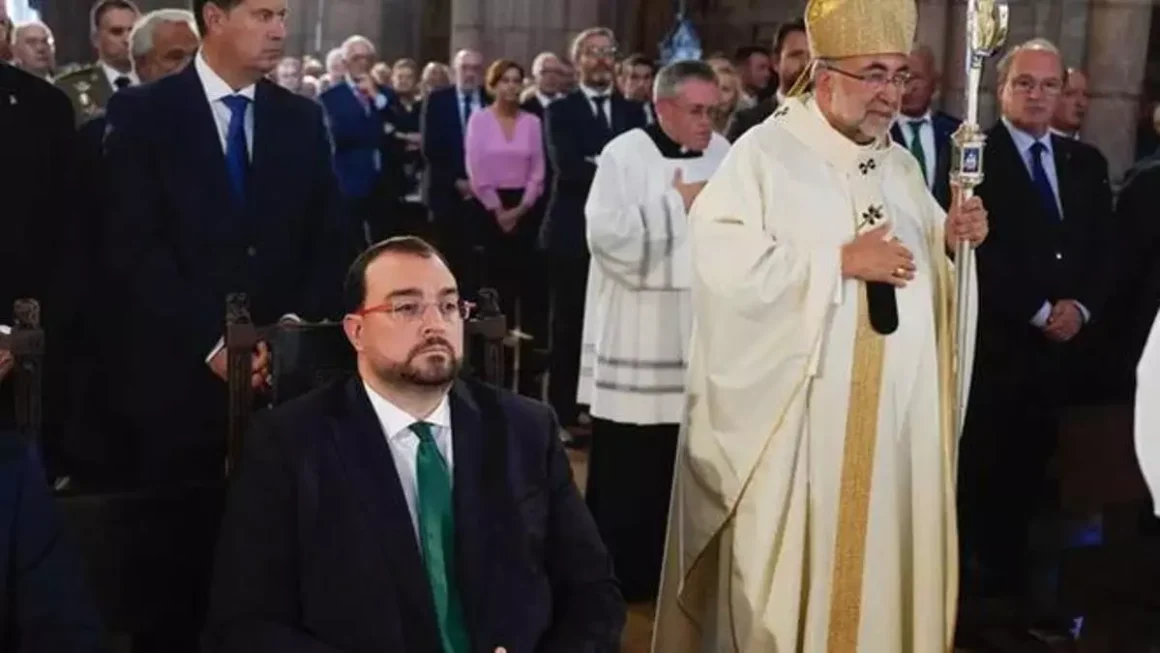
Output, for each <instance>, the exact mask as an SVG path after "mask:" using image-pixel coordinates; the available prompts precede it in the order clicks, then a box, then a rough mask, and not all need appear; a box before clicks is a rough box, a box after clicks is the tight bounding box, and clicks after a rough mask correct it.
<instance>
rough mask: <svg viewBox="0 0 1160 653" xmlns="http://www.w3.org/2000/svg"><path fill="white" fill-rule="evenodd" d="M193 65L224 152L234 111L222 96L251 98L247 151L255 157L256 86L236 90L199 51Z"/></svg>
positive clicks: (248, 107)
mask: <svg viewBox="0 0 1160 653" xmlns="http://www.w3.org/2000/svg"><path fill="white" fill-rule="evenodd" d="M193 65H194V67H195V69H196V70H197V76H198V78H199V79H200V80H201V86H202V88H203V89H205V99H206V101H207V102H209V108H210V111H211V112H212V113H213V120H214V123H216V124H217V131H218V137H219V138H220V139H221V144H222V152H223V153H224V152H225V151H226V149H227V143H226V140H227V138H228V137H229V133H230V118H232V117H233V113H232V112H231V111H230V108H229V107H228V106H227V105H226V103H225V102H222V98H224V97H227V96H230V95H243V96H245V97H247V98H249V100H250V102H249V104H248V105H247V106H246V117H245V129H246V153H247V154H248V155H249V156H250V160H253V158H254V91H255V89H256V86H255V85H254V84H250V85H249V86H246V87H245V88H242V89H240V90H237V91H235V90H234V89H233V88H231V87H230V85H229V84H227V83H226V80H224V79H222V78H221V76H220V75H218V74H217V73H215V72H214V71H213V68H210V67H209V64H208V63H207V62H206V60H205V56H204V55H203V54H202V53H201V52H198V53H197V57H195V58H194V60H193Z"/></svg>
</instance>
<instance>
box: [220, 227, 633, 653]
mask: <svg viewBox="0 0 1160 653" xmlns="http://www.w3.org/2000/svg"><path fill="white" fill-rule="evenodd" d="M344 295H345V297H346V309H347V315H346V318H345V319H344V321H343V327H344V329H345V332H346V335H347V338H348V339H349V340H350V342H351V345H352V346H353V347H354V349H355V351H356V352H357V358H358V374H357V375H356V376H354V377H353V378H351V379H350V380H348V381H346V382H339V383H337V384H334V385H332V386H330V387H327V388H323V389H321V390H319V391H317V392H315V393H313V394H310V395H307V396H305V397H302V398H300V399H298V400H295V401H292V402H290V403H288V404H285V405H283V406H281V407H279V408H277V409H275V410H274V411H272V412H270V413H267V414H266V415H264V416H262V417H260V418H259V420H258V422H257V424H256V425H255V426H254V428H253V429H252V430H251V432H250V433H249V434H248V435H247V436H246V445H245V453H244V454H243V457H242V460H241V464H240V467H239V472H238V474H237V476H236V477H235V478H234V479H233V486H232V488H231V490H230V496H229V500H228V505H227V508H226V514H225V517H224V519H223V522H222V527H221V541H220V544H219V547H218V556H217V568H216V570H215V573H214V582H213V593H212V607H211V609H210V614H209V626H208V630H207V633H206V640H205V643H206V648H205V651H206V653H338V652H340V651H341V652H342V653H382V652H383V651H400V652H402V651H406V652H407V653H439V652H442V653H480V652H486V653H493V652H494V651H496V650H497V649H499V648H503V649H506V650H507V651H509V652H510V653H531V652H533V651H543V652H545V653H547V652H549V651H550V652H553V653H555V652H561V653H567V652H575V653H612V652H614V651H618V650H619V645H620V634H621V629H622V628H623V626H624V619H625V605H624V600H623V599H622V598H621V594H620V591H619V589H618V585H617V582H616V580H615V578H614V577H613V573H612V562H611V559H610V558H609V555H608V552H607V551H606V550H605V548H604V545H603V543H602V542H601V541H600V536H599V534H598V533H597V531H596V526H595V524H594V523H593V521H592V517H591V515H590V514H589V513H588V509H587V508H586V507H585V505H584V501H583V499H581V498H580V493H579V491H578V490H577V488H576V486H575V484H574V483H573V482H572V474H571V469H570V467H569V464H568V459H567V456H566V455H565V453H564V449H563V447H562V445H561V444H560V439H559V425H558V424H557V422H556V419H555V416H554V415H553V414H552V411H551V410H550V409H549V408H548V407H546V406H544V405H543V404H540V403H538V402H536V401H533V400H531V399H528V398H525V397H521V396H518V395H515V394H513V393H510V392H507V391H504V390H500V389H498V388H494V387H490V386H486V385H483V384H481V383H478V382H475V381H466V380H460V379H458V372H459V367H460V364H461V360H462V355H463V336H464V320H465V317H466V316H467V315H468V312H467V308H468V306H467V305H466V304H465V303H464V302H463V301H462V300H461V299H460V297H459V290H458V286H457V284H456V279H455V277H454V276H453V275H452V274H451V271H450V269H449V268H448V266H447V264H446V263H445V262H444V260H443V258H442V256H441V255H440V254H439V253H438V252H437V251H435V249H434V248H432V247H431V246H430V245H428V244H427V243H425V242H424V241H422V240H420V239H418V238H415V237H411V236H404V237H398V238H393V239H390V240H387V241H384V242H382V243H379V244H378V245H375V246H372V247H371V248H370V249H369V250H367V251H366V252H365V253H363V254H362V255H361V256H360V257H359V258H358V259H357V260H356V261H355V263H354V265H353V266H351V269H350V272H349V274H348V276H347V283H346V291H345V293H344Z"/></svg>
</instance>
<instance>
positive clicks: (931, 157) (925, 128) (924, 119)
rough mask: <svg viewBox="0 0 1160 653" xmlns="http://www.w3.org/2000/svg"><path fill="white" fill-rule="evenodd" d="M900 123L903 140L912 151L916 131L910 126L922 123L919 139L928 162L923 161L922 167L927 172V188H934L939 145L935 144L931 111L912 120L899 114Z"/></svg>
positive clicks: (896, 119)
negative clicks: (914, 123)
mask: <svg viewBox="0 0 1160 653" xmlns="http://www.w3.org/2000/svg"><path fill="white" fill-rule="evenodd" d="M895 121H896V122H897V123H898V131H900V132H902V138H903V140H904V141H905V142H906V149H908V150H911V152H912V153H913V150H912V149H911V148H912V147H913V144H914V129H913V128H912V127H911V126H910V124H911V123H913V122H921V123H922V125H921V126H920V127H919V128H918V139H919V142H920V143H922V153H923V155H925V157H926V160H925V161H922V162H921V163H922V167H923V169H925V170H926V186H927V188H931V189H933V188H934V174H935V173H934V168H935V157H936V156H938V150H937V147H938V145H936V144H935V142H934V123H933V122H932V119H931V114H930V109H927V111H926V113H925V114H923V115H921V116H918V117H915V118H912V117H910V116H906V115H903V114H901V113H900V114H898V117H897V118H895Z"/></svg>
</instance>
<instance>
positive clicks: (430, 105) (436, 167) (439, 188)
mask: <svg viewBox="0 0 1160 653" xmlns="http://www.w3.org/2000/svg"><path fill="white" fill-rule="evenodd" d="M479 96H480V106H481V107H484V106H487V105H489V104H491V98H490V97H488V95H487V93H484V92H483V91H482V90H481V91H479ZM460 97H461V96H460V95H459V89H458V88H457V87H456V86H448V87H446V88H441V89H439V90H437V91H434V92H432V93H431V94H430V95H429V96H427V99H426V100H424V101H423V112H422V114H421V118H420V131H421V132H422V137H423V146H422V151H423V159H424V160H425V162H426V170H427V172H426V174H425V175H424V176H423V202H424V203H425V204H426V205H427V208H428V209H430V210H431V211H432V212H433V213H435V215H447V214H448V213H449V212H454V211H455V210H456V207H457V206H458V205H459V203H458V202H457V200H456V198H458V197H459V192H458V191H456V190H455V181H456V180H457V179H467V161H466V160H465V155H464V150H463V137H464V133H463V119H462V117H461V116H462V115H463V114H462V113H461V109H462V103H461V101H460Z"/></svg>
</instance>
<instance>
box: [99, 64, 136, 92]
mask: <svg viewBox="0 0 1160 653" xmlns="http://www.w3.org/2000/svg"><path fill="white" fill-rule="evenodd" d="M97 65H98V66H100V68H101V70H102V71H104V73H105V78H106V79H108V80H109V88H112V89H113V90H114V91H115V90H117V78H118V77H128V78H129V81H130V82H131V84H132V85H136V84H140V83H141V79H140V78H138V77H137V71H136V70H132V69H130V70H129V72H127V73H123V72H121V71H119V70H117V69H116V68H114V67H112V66H110V65H109V64H107V63H105V62H104V60H102V59H98V60H97Z"/></svg>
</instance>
